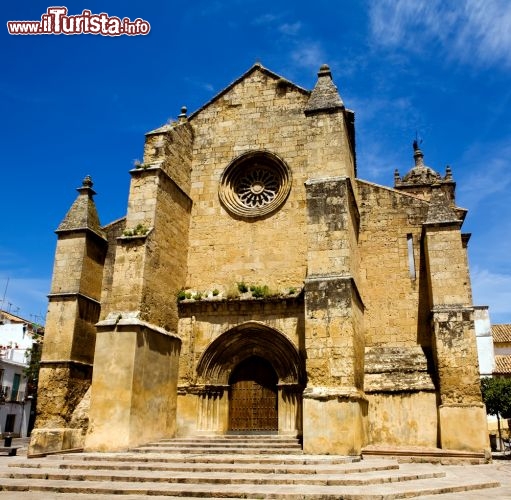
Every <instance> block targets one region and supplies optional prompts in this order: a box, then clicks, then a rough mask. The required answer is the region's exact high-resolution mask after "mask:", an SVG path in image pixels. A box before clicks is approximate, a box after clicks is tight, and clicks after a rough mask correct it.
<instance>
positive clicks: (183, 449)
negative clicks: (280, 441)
mask: <svg viewBox="0 0 511 500" xmlns="http://www.w3.org/2000/svg"><path fill="white" fill-rule="evenodd" d="M130 451H132V452H134V453H155V452H162V453H172V452H174V453H183V454H184V453H195V454H197V453H201V452H202V453H215V454H217V453H218V454H229V455H232V454H234V455H253V454H254V453H256V452H257V451H259V453H260V454H261V455H272V454H273V455H275V454H279V455H283V454H285V455H301V454H302V453H303V452H302V449H301V448H296V449H295V448H261V449H256V448H243V447H241V448H237V447H234V446H229V447H218V448H217V447H215V448H209V449H207V448H202V447H198V448H195V447H189V446H179V447H175V446H139V447H138V448H133V449H132V450H130Z"/></svg>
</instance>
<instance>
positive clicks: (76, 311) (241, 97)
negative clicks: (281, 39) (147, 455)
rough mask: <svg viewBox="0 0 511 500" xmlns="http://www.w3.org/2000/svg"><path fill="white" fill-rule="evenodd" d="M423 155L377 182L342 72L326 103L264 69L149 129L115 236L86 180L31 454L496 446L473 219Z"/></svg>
mask: <svg viewBox="0 0 511 500" xmlns="http://www.w3.org/2000/svg"><path fill="white" fill-rule="evenodd" d="M413 157H414V165H413V167H412V168H411V170H409V171H408V173H406V175H404V176H403V177H401V176H400V175H399V173H398V172H397V171H396V173H395V176H394V177H395V178H394V182H395V184H394V187H393V188H390V187H385V186H379V185H376V184H373V183H371V182H367V181H364V180H362V179H360V178H359V177H358V175H357V162H356V154H355V127H354V113H353V112H352V111H350V110H348V109H347V108H346V107H345V105H344V103H343V101H342V99H341V97H340V95H339V93H338V91H337V88H336V87H335V85H334V83H333V81H332V77H331V72H330V69H329V68H328V66H326V65H325V66H322V67H321V69H320V71H319V73H318V80H317V83H316V85H315V87H314V89H313V90H312V91H309V90H305V89H303V88H301V87H299V86H297V85H295V84H294V83H292V82H290V81H288V80H286V79H285V78H282V77H281V76H279V75H277V74H275V73H273V72H271V71H269V70H268V69H266V68H264V67H262V66H261V65H259V64H256V65H254V66H253V67H252V68H250V69H249V70H248V71H247V72H246V73H245V74H243V75H242V76H240V77H239V78H238V79H237V80H236V81H234V82H233V83H232V84H231V85H229V86H228V87H227V88H225V89H224V90H222V91H221V92H220V93H219V94H218V95H216V96H215V97H214V98H213V99H212V100H211V101H209V102H208V103H206V104H205V105H204V106H203V107H201V108H200V109H198V110H197V111H195V112H194V113H192V114H191V115H189V116H187V113H186V109H185V108H183V110H182V113H181V115H179V118H178V120H177V122H175V123H169V124H166V125H164V126H162V127H161V128H158V129H156V130H153V131H151V132H149V133H147V134H146V141H145V148H144V158H143V162H142V163H141V164H139V165H137V166H136V168H134V169H133V170H131V171H130V174H131V176H132V180H131V187H130V193H129V202H128V208H127V214H126V217H125V218H123V219H121V220H118V221H115V222H112V223H111V224H109V225H107V226H101V225H100V222H99V218H98V215H97V212H96V208H95V205H94V201H93V194H94V191H93V190H92V182H91V180H90V178H86V179H85V180H84V182H83V186H82V187H81V188H79V189H78V191H79V195H78V198H77V199H76V201H75V203H74V204H73V206H72V207H71V209H70V210H69V212H68V214H67V215H66V217H65V218H64V220H63V222H62V223H61V224H60V226H59V228H58V229H57V234H58V243H57V250H56V257H55V267H54V274H53V282H52V289H51V294H50V303H49V311H48V317H47V323H46V338H45V345H44V352H43V360H42V363H41V373H40V387H39V394H40V396H39V404H38V419H37V423H36V426H37V429H36V430H35V431H34V432H33V434H32V441H31V447H30V451H31V453H38V452H43V451H55V450H62V449H69V448H81V447H84V448H85V449H87V450H105V451H107V450H123V449H126V448H128V447H132V446H135V445H139V444H141V443H146V442H149V441H151V440H155V439H158V438H162V437H171V436H185V435H188V436H190V435H191V436H196V435H223V434H226V433H239V432H269V433H275V434H277V433H278V434H280V435H287V436H299V437H301V438H302V439H303V448H304V451H305V452H308V453H319V454H346V455H358V454H360V453H361V451H362V449H363V448H364V447H365V446H369V445H375V446H383V447H385V446H387V447H396V446H398V447H399V446H401V447H411V446H413V447H440V448H444V449H453V450H466V451H473V452H481V451H483V450H487V449H488V438H487V428H486V413H485V409H484V406H483V404H482V402H481V394H480V388H479V374H478V363H477V352H476V338H475V333H474V308H473V305H472V295H471V286H470V276H469V270H468V264H467V242H468V235H465V234H463V233H462V232H461V226H462V224H463V220H464V218H465V215H466V211H465V210H464V209H462V208H459V207H457V206H456V204H455V198H454V193H455V183H454V181H453V178H452V174H451V170H450V169H449V168H448V169H447V172H446V174H445V176H441V175H440V174H438V173H437V172H435V171H434V170H433V169H431V168H429V167H427V166H425V164H424V159H423V153H422V151H421V150H420V149H419V146H418V144H416V143H415V144H414V151H413ZM360 170H361V173H363V170H364V165H360ZM105 189H107V187H105Z"/></svg>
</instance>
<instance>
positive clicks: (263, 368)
mask: <svg viewBox="0 0 511 500" xmlns="http://www.w3.org/2000/svg"><path fill="white" fill-rule="evenodd" d="M277 382H278V376H277V373H276V372H275V370H274V369H273V367H272V365H271V364H270V363H269V362H268V361H266V360H265V359H263V358H261V357H259V356H251V357H249V358H247V359H246V360H244V361H242V362H241V363H239V364H238V365H237V366H236V367H235V369H234V370H233V372H232V374H231V377H230V378H229V385H230V394H229V430H230V431H238V432H239V431H241V432H249V431H275V432H276V431H278V428H279V414H278V391H277Z"/></svg>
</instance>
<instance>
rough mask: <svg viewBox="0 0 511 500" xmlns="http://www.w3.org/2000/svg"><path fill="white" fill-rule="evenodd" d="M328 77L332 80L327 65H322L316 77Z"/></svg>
mask: <svg viewBox="0 0 511 500" xmlns="http://www.w3.org/2000/svg"><path fill="white" fill-rule="evenodd" d="M323 76H329V77H330V78H332V72H331V71H330V66H329V65H328V64H322V65H321V67H320V68H319V71H318V77H320V78H321V77H323Z"/></svg>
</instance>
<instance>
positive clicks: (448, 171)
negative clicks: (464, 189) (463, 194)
mask: <svg viewBox="0 0 511 500" xmlns="http://www.w3.org/2000/svg"><path fill="white" fill-rule="evenodd" d="M444 180H445V181H452V170H451V167H450V166H449V165H447V166H446V167H445V177H444Z"/></svg>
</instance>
